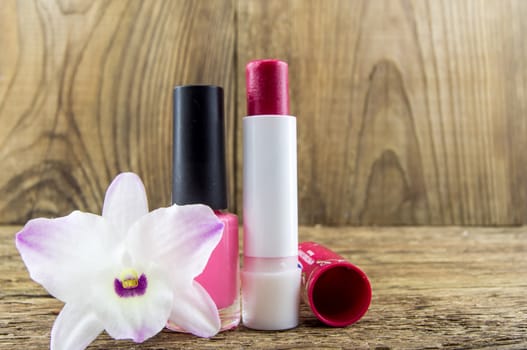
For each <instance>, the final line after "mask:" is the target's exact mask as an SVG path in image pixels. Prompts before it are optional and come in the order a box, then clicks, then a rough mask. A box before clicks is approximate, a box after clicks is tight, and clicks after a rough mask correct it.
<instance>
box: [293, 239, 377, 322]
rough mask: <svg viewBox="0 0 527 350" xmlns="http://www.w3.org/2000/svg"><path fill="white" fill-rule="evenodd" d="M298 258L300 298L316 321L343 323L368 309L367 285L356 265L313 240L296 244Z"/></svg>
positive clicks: (358, 317) (352, 320)
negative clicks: (300, 270)
mask: <svg viewBox="0 0 527 350" xmlns="http://www.w3.org/2000/svg"><path fill="white" fill-rule="evenodd" d="M298 260H299V262H300V264H301V265H302V298H303V300H304V302H305V303H307V304H308V305H309V306H310V307H311V310H312V311H313V313H314V314H315V316H316V317H317V318H318V319H319V320H320V321H322V322H324V323H325V324H327V325H328V326H332V327H345V326H348V325H350V324H353V323H355V322H357V321H358V320H360V319H361V317H362V316H364V314H365V313H366V311H368V307H369V306H370V302H371V285H370V281H369V280H368V277H367V276H366V274H365V273H364V272H363V271H362V270H361V269H359V268H358V267H357V266H355V265H353V264H352V263H350V262H349V261H347V260H345V259H344V258H343V257H342V256H340V255H338V254H337V253H335V252H333V251H331V250H329V249H328V248H326V247H324V246H322V245H320V244H317V243H314V242H303V243H300V244H299V245H298Z"/></svg>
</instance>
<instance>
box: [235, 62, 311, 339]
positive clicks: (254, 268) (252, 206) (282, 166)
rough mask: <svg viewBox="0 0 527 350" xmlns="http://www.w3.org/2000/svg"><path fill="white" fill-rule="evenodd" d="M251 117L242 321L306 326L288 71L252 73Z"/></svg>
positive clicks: (257, 67)
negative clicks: (300, 310) (300, 311)
mask: <svg viewBox="0 0 527 350" xmlns="http://www.w3.org/2000/svg"><path fill="white" fill-rule="evenodd" d="M246 81H247V114H248V116H247V117H245V118H243V227H244V255H243V270H242V322H243V324H244V325H245V326H246V327H248V328H252V329H260V330H281V329H289V328H294V327H296V326H297V325H298V308H299V302H300V276H301V271H300V268H299V267H298V264H297V263H298V250H297V249H298V246H297V244H298V212H297V163H296V118H295V117H294V116H291V115H289V94H288V67H287V63H285V62H283V61H279V60H271V59H268V60H257V61H251V62H249V63H248V64H247V67H246Z"/></svg>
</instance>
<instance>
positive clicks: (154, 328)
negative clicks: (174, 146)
mask: <svg viewBox="0 0 527 350" xmlns="http://www.w3.org/2000/svg"><path fill="white" fill-rule="evenodd" d="M222 233H223V224H222V223H221V221H219V220H218V219H217V218H216V216H215V215H214V213H213V211H212V210H211V209H210V208H209V207H207V206H204V205H186V206H177V205H173V206H171V207H169V208H161V209H157V210H154V211H152V212H150V213H149V212H148V204H147V198H146V192H145V188H144V185H143V183H142V182H141V179H140V178H139V177H138V176H137V175H135V174H133V173H122V174H120V175H119V176H117V177H116V178H115V179H114V181H113V182H112V184H111V185H110V186H109V188H108V190H107V192H106V197H105V199H104V205H103V212H102V216H99V215H95V214H89V213H83V212H80V211H75V212H73V213H71V214H70V215H68V216H65V217H60V218H56V219H43V218H39V219H34V220H31V221H29V222H28V223H27V224H26V225H25V226H24V228H23V229H22V230H21V231H20V232H18V233H17V235H16V246H17V248H18V250H19V252H20V255H21V256H22V259H23V260H24V263H25V264H26V266H27V269H28V270H29V273H30V276H31V278H32V279H33V280H35V281H36V282H38V283H40V284H41V285H42V286H43V287H44V288H46V290H47V291H48V292H49V293H50V294H51V295H53V296H54V297H56V298H57V299H60V300H61V301H63V302H64V303H65V306H64V308H63V309H62V311H61V312H60V314H59V315H58V317H57V319H56V320H55V323H54V325H53V329H52V331H51V349H52V350H60V349H68V350H72V349H84V348H86V347H87V346H88V345H89V344H90V343H91V342H92V341H93V340H94V339H95V338H96V337H97V336H98V335H99V334H100V333H101V332H102V331H103V330H106V332H107V333H108V334H109V335H110V336H112V337H113V338H115V339H132V340H133V341H135V342H143V341H144V340H146V339H148V338H150V337H152V336H154V335H155V334H157V333H158V332H160V331H161V330H162V329H163V327H164V326H165V325H166V324H167V322H170V323H171V324H174V325H177V326H178V327H179V328H181V329H183V330H185V331H188V332H190V333H193V334H195V335H197V336H201V337H211V336H214V335H215V334H216V333H217V332H218V331H219V329H220V318H219V315H218V310H217V308H216V305H215V304H214V301H213V300H212V298H211V297H210V296H209V294H208V293H207V292H206V291H205V290H204V289H203V287H201V285H200V284H198V283H197V282H195V281H194V278H195V277H196V276H198V275H199V274H200V273H201V272H202V271H203V269H204V268H205V265H206V263H207V261H208V259H209V257H210V255H211V253H212V251H213V249H214V248H215V247H216V245H217V244H218V242H219V241H220V239H221V235H222Z"/></svg>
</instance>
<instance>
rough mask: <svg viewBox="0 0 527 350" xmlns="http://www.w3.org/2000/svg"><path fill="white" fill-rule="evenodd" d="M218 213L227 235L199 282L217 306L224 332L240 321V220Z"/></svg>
mask: <svg viewBox="0 0 527 350" xmlns="http://www.w3.org/2000/svg"><path fill="white" fill-rule="evenodd" d="M215 213H216V216H217V217H218V219H220V220H221V221H222V222H223V224H224V225H225V226H224V231H223V236H222V238H221V240H220V242H219V243H218V245H217V246H216V248H215V249H214V251H213V252H212V254H211V256H210V258H209V261H208V263H207V266H206V267H205V270H203V272H202V273H201V275H199V276H198V277H196V281H197V282H199V283H200V284H201V285H202V286H203V287H204V288H205V289H206V290H207V292H209V294H210V296H211V297H212V300H214V302H215V303H216V306H217V307H218V310H219V312H220V319H221V330H226V329H230V328H233V327H236V326H237V325H238V324H239V322H240V299H239V294H240V283H239V277H238V276H239V266H240V264H239V247H238V217H237V216H236V215H234V214H231V213H227V212H222V211H219V210H216V211H215Z"/></svg>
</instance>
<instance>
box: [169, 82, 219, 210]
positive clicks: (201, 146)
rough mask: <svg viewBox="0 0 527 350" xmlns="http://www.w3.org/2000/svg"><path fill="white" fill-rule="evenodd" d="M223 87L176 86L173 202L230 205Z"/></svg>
mask: <svg viewBox="0 0 527 350" xmlns="http://www.w3.org/2000/svg"><path fill="white" fill-rule="evenodd" d="M223 120H224V116H223V89H222V88H221V87H219V86H211V85H185V86H177V87H175V88H174V155H173V157H174V165H173V172H172V203H176V204H179V205H184V204H197V203H201V204H206V205H208V206H209V207H211V208H212V209H226V208H227V179H226V170H225V132H224V126H223V124H224V122H223Z"/></svg>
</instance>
